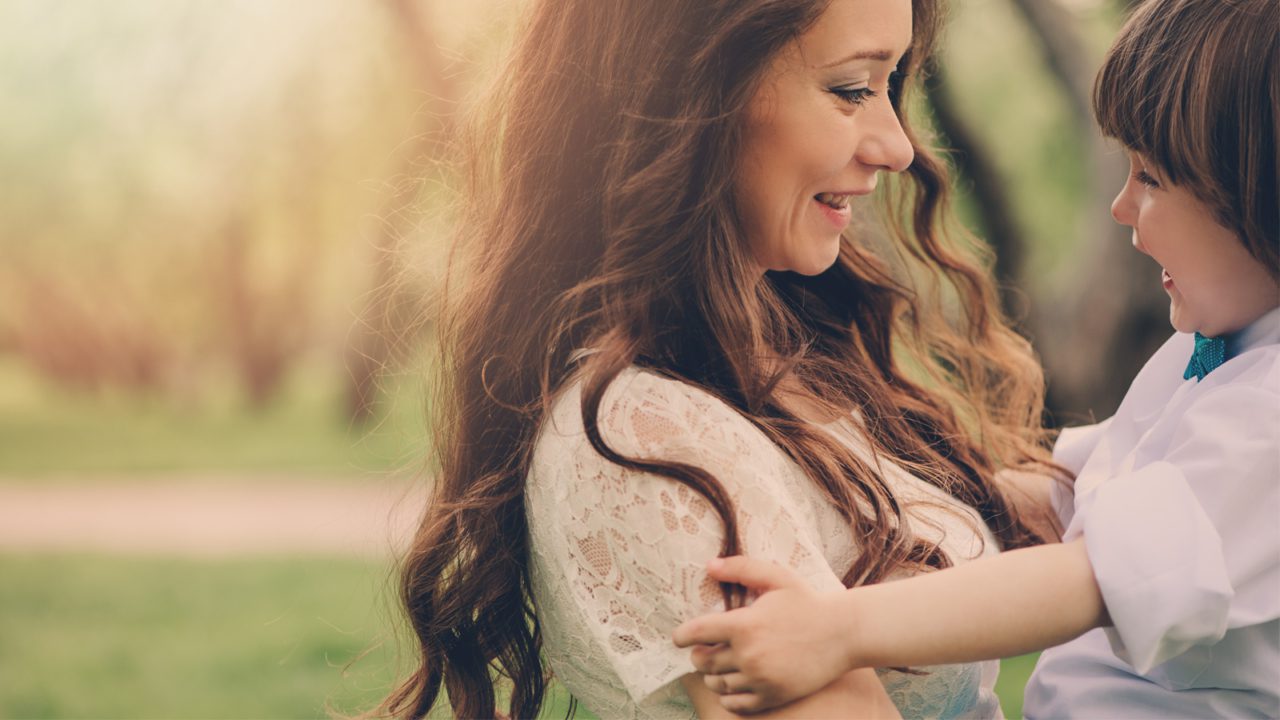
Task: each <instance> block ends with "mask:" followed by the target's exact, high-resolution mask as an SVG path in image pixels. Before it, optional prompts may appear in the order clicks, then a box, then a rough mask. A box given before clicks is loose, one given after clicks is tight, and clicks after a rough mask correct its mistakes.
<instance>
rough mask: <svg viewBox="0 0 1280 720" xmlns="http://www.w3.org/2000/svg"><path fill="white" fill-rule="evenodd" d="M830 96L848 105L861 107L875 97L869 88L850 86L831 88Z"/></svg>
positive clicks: (874, 92)
mask: <svg viewBox="0 0 1280 720" xmlns="http://www.w3.org/2000/svg"><path fill="white" fill-rule="evenodd" d="M831 94H832V95H835V96H836V97H838V98H840V99H841V100H843V101H845V102H847V103H849V104H850V105H862V104H863V103H865V102H866V101H868V100H870V99H871V98H873V97H876V91H874V90H872V89H871V88H869V87H861V86H851V85H845V86H841V87H833V88H831Z"/></svg>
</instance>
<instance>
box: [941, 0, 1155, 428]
mask: <svg viewBox="0 0 1280 720" xmlns="http://www.w3.org/2000/svg"><path fill="white" fill-rule="evenodd" d="M1010 1H1011V2H1012V6H1013V7H1014V8H1015V9H1016V10H1017V11H1018V16H1019V17H1020V18H1021V19H1022V21H1023V23H1024V24H1025V25H1026V27H1027V28H1028V29H1029V30H1030V31H1031V33H1032V35H1033V37H1034V38H1035V40H1036V42H1035V43H1034V44H1035V46H1036V47H1037V48H1039V50H1040V51H1041V53H1042V58H1041V59H1042V60H1043V63H1044V66H1045V68H1046V70H1047V74H1048V76H1049V78H1050V79H1051V81H1052V84H1053V86H1054V87H1056V89H1057V92H1058V93H1060V94H1061V95H1062V96H1063V97H1064V98H1065V99H1066V100H1067V106H1068V107H1069V108H1070V112H1071V114H1072V125H1073V126H1074V127H1075V128H1076V132H1077V135H1078V137H1080V138H1081V139H1082V141H1083V144H1084V154H1085V156H1086V158H1087V166H1088V175H1087V180H1086V183H1087V191H1086V202H1085V207H1084V208H1082V209H1081V212H1082V214H1083V222H1082V223H1081V225H1080V227H1081V237H1080V238H1079V239H1078V240H1077V241H1076V244H1075V245H1076V248H1077V250H1076V252H1074V253H1072V254H1071V255H1070V262H1071V265H1072V267H1070V268H1069V269H1067V270H1066V271H1065V272H1064V273H1063V274H1064V275H1065V276H1066V277H1067V278H1069V281H1068V283H1067V285H1066V287H1065V288H1061V287H1054V286H1053V285H1052V284H1049V283H1045V282H1042V281H1041V279H1040V278H1034V277H1029V276H1027V275H1026V272H1027V269H1026V266H1025V263H1024V262H1023V258H1024V257H1025V255H1026V244H1027V240H1026V238H1027V231H1026V229H1020V228H1018V223H1017V222H1016V220H1015V219H1014V218H1013V213H1012V206H1013V202H1012V201H1011V200H1010V199H1009V197H1008V191H1007V189H1006V188H1007V184H1008V180H1007V179H1005V178H1003V177H1002V176H1001V175H1000V173H999V172H998V171H997V169H996V165H995V163H993V162H992V161H991V159H990V158H991V156H992V155H993V154H994V150H993V149H992V148H993V147H995V146H998V143H997V142H994V140H993V142H992V143H991V144H990V145H987V144H986V143H985V142H984V138H982V137H981V134H980V133H979V132H978V131H976V130H975V128H979V127H982V124H981V123H980V122H977V121H970V120H969V119H968V118H966V117H964V115H963V113H962V112H960V111H959V109H958V108H956V107H954V103H953V102H952V101H951V99H950V94H949V90H948V88H949V87H950V86H951V85H952V83H951V81H950V80H951V79H950V78H948V76H947V74H946V72H945V69H943V68H939V72H938V74H937V75H936V76H935V78H934V80H933V82H932V83H930V84H929V85H928V98H929V101H930V103H931V105H932V107H933V110H934V115H935V118H936V120H937V123H938V129H939V131H940V132H941V133H942V134H943V136H944V137H945V138H946V140H947V141H948V142H949V143H950V146H951V147H952V148H954V149H955V151H956V153H955V164H956V167H957V169H958V170H959V172H960V173H961V175H962V176H964V177H965V178H966V179H967V180H968V181H970V182H971V183H972V193H973V197H974V204H975V205H976V207H977V211H978V214H979V216H980V217H979V221H980V222H981V224H982V229H983V231H984V234H985V236H986V237H987V239H988V241H989V242H990V243H991V245H992V247H993V249H994V250H995V252H996V254H997V266H996V273H997V276H998V277H999V278H1000V280H1001V281H1002V283H1004V284H1006V286H1007V285H1010V284H1011V285H1013V286H1014V287H1016V288H1018V289H1021V291H1022V293H1024V294H1025V295H1026V296H1027V297H1028V299H1029V307H1028V309H1027V312H1026V313H1025V318H1023V319H1022V330H1023V332H1025V333H1026V334H1027V335H1029V336H1030V337H1031V338H1032V339H1033V341H1034V342H1035V344H1036V346H1037V348H1038V350H1039V352H1040V354H1041V358H1042V360H1043V362H1044V365H1045V370H1046V375H1047V377H1048V380H1049V395H1048V407H1049V410H1050V412H1051V413H1052V414H1053V415H1054V416H1055V417H1056V418H1057V421H1058V422H1062V421H1066V422H1077V421H1080V420H1087V419H1089V418H1091V417H1102V416H1106V415H1109V414H1110V413H1111V412H1113V411H1114V410H1115V408H1116V406H1117V405H1118V403H1119V400H1120V398H1121V397H1122V396H1123V393H1124V391H1125V389H1126V388H1127V387H1128V384H1129V382H1130V381H1131V380H1132V378H1133V377H1134V375H1136V374H1137V371H1138V369H1140V368H1141V366H1142V364H1143V363H1144V362H1145V361H1146V359H1147V358H1148V357H1150V355H1151V353H1152V352H1153V351H1154V350H1155V348H1156V347H1157V346H1158V344H1159V343H1160V341H1162V340H1163V339H1164V338H1165V337H1167V335H1168V332H1169V328H1168V321H1167V318H1166V317H1165V312H1166V308H1167V304H1166V301H1165V298H1164V295H1163V293H1162V292H1161V291H1160V289H1159V287H1158V284H1157V283H1154V282H1151V283H1144V282H1141V281H1135V279H1140V278H1142V277H1143V276H1144V275H1146V274H1150V271H1149V267H1148V266H1149V265H1150V261H1149V260H1147V259H1146V258H1144V257H1143V256H1142V255H1140V254H1139V253H1137V252H1134V250H1133V248H1132V247H1130V243H1129V236H1130V231H1129V229H1128V228H1126V227H1123V226H1121V225H1119V224H1117V223H1116V222H1115V221H1114V220H1113V219H1112V218H1111V214H1110V206H1111V200H1112V198H1113V197H1114V196H1115V194H1116V192H1117V191H1118V190H1119V187H1120V185H1121V184H1122V183H1123V182H1124V178H1125V176H1126V175H1127V173H1128V166H1127V162H1126V161H1125V159H1124V157H1123V154H1122V153H1119V152H1117V151H1116V149H1115V148H1114V147H1113V146H1110V145H1109V144H1108V142H1107V141H1105V140H1104V139H1103V138H1102V137H1101V136H1100V134H1099V133H1098V131H1097V129H1096V126H1095V124H1094V122H1093V113H1092V88H1093V76H1094V73H1095V72H1096V68H1097V65H1098V58H1096V57H1095V56H1094V55H1093V54H1091V53H1090V52H1089V50H1088V46H1087V45H1086V43H1085V42H1084V40H1083V30H1082V28H1081V23H1080V22H1079V21H1078V19H1077V17H1076V16H1075V15H1074V14H1073V13H1071V12H1069V11H1068V10H1066V9H1065V8H1064V7H1063V6H1062V5H1061V4H1060V3H1059V2H1058V0H1010ZM1120 1H1123V0H1120ZM943 64H944V65H945V61H944V63H943ZM1016 295H1017V293H1011V292H1006V294H1005V303H1006V307H1008V308H1010V310H1011V313H1012V314H1013V315H1014V316H1015V317H1020V316H1022V315H1023V313H1021V312H1020V311H1019V309H1018V308H1017V307H1015V306H1016V305H1017V304H1018V303H1017V301H1016V300H1015V298H1016Z"/></svg>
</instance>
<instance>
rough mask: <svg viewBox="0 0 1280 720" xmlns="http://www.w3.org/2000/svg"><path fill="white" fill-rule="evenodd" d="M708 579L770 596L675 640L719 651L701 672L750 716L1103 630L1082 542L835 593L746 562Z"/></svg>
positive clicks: (732, 562)
mask: <svg viewBox="0 0 1280 720" xmlns="http://www.w3.org/2000/svg"><path fill="white" fill-rule="evenodd" d="M708 570H709V571H710V573H711V574H712V576H713V577H715V578H716V579H717V580H720V581H723V582H738V583H742V584H744V585H746V586H748V587H750V588H753V589H756V590H763V591H765V594H764V595H762V596H761V597H760V598H759V599H758V600H756V602H755V603H753V604H752V605H750V606H748V607H746V608H741V609H738V610H733V611H731V612H727V613H719V614H714V615H705V616H703V617H700V618H696V619H694V620H691V621H689V622H687V623H685V624H683V625H681V626H680V627H679V628H677V629H676V632H675V633H674V636H673V637H674V639H675V642H676V644H677V645H679V646H681V647H685V646H690V645H713V646H714V647H703V648H697V649H696V650H695V652H694V654H693V661H694V666H695V667H696V668H697V669H698V670H700V671H702V672H705V673H708V674H712V675H724V676H725V677H726V679H727V680H728V682H727V683H725V685H727V687H725V688H724V690H726V691H728V692H732V693H737V694H739V695H743V696H745V697H743V698H742V699H741V700H740V701H739V702H741V703H742V707H743V708H745V709H748V710H754V709H763V708H767V707H776V706H777V705H780V704H782V703H785V702H787V701H789V700H791V699H793V698H796V697H800V696H803V695H805V694H807V693H808V692H812V691H813V689H814V688H815V687H821V686H822V685H825V684H826V683H827V682H830V680H831V679H832V678H833V677H835V676H838V675H839V674H841V673H844V672H847V671H848V670H850V669H853V668H860V667H891V666H921V665H935V664H940V663H953V662H971V661H976V660H984V659H994V658H1000V657H1008V656H1010V655H1017V654H1020V653H1024V652H1029V651H1032V650H1039V649H1043V648H1046V647H1050V646H1053V645H1058V644H1060V643H1063V642H1066V641H1067V640H1070V639H1072V638H1074V637H1076V636H1078V635H1080V634H1082V633H1084V632H1086V631H1088V630H1090V629H1092V628H1095V627H1099V626H1101V625H1104V624H1106V623H1107V622H1108V618H1107V613H1106V608H1105V606H1104V605H1103V602H1102V594H1101V592H1100V591H1099V589H1098V584H1097V582H1096V581H1095V580H1094V577H1093V571H1092V566H1091V565H1090V563H1089V558H1088V555H1087V554H1086V552H1085V545H1084V541H1083V539H1080V540H1076V541H1074V542H1070V543H1066V544H1054V545H1043V546H1040V547H1034V548H1023V549H1020V550H1012V551H1010V552H1006V553H1003V554H1001V555H998V556H995V557H992V558H986V559H982V560H975V561H973V562H970V563H966V564H965V565H961V566H958V567H954V568H950V569H947V570H942V571H939V572H935V573H929V574H926V575H917V576H915V577H912V578H908V579H905V580H899V581H896V582H887V583H880V584H878V585H869V586H865V587H859V588H854V589H851V590H846V591H843V592H837V593H819V592H815V591H813V590H811V589H809V588H805V587H801V586H799V585H798V584H796V583H795V582H794V581H793V580H792V579H791V578H790V577H789V573H788V572H787V571H786V570H785V569H784V568H781V567H779V566H777V565H774V564H773V563H767V562H761V561H758V560H752V559H750V558H744V557H738V558H729V559H726V560H724V561H722V562H720V563H716V562H714V561H713V562H712V564H710V565H709V566H708ZM721 687H722V686H721V685H720V684H714V687H713V689H716V690H718V691H719V690H720V689H721Z"/></svg>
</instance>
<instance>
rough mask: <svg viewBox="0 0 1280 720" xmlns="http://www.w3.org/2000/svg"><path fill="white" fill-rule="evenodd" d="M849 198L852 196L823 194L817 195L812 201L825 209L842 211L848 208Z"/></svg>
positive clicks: (847, 194)
mask: <svg viewBox="0 0 1280 720" xmlns="http://www.w3.org/2000/svg"><path fill="white" fill-rule="evenodd" d="M851 197H853V196H852V195H851V194H849V193H844V194H836V193H825V192H824V193H818V194H817V195H814V196H813V199H814V200H817V201H818V202H820V203H822V204H823V205H826V206H827V207H830V208H835V209H836V210H844V209H845V208H847V207H849V198H851Z"/></svg>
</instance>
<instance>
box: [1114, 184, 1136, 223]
mask: <svg viewBox="0 0 1280 720" xmlns="http://www.w3.org/2000/svg"><path fill="white" fill-rule="evenodd" d="M1111 217H1113V218H1115V220H1116V222H1118V223H1120V224H1121V225H1128V226H1130V227H1133V203H1132V202H1130V200H1129V185H1128V184H1127V183H1126V184H1125V186H1124V189H1122V190H1121V191H1120V193H1119V194H1118V195H1116V199H1115V200H1112V201H1111Z"/></svg>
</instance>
